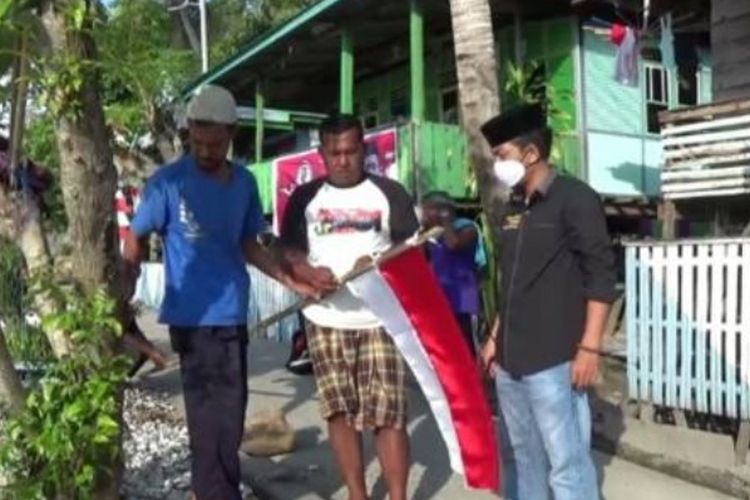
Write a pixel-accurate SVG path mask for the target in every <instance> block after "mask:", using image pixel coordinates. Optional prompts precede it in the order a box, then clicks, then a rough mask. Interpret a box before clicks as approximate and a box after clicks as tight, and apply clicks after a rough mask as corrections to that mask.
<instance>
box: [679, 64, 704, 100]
mask: <svg viewBox="0 0 750 500" xmlns="http://www.w3.org/2000/svg"><path fill="white" fill-rule="evenodd" d="M699 95H700V86H699V83H698V72H697V71H691V69H690V68H688V69H685V68H679V70H678V72H677V102H678V103H679V104H680V106H695V105H697V104H698V96H699Z"/></svg>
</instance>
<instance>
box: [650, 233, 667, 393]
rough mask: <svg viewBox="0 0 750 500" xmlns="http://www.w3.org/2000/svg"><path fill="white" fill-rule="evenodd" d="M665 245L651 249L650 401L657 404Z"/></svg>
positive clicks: (661, 369)
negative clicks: (651, 383)
mask: <svg viewBox="0 0 750 500" xmlns="http://www.w3.org/2000/svg"><path fill="white" fill-rule="evenodd" d="M665 249H666V248H665V247H657V248H654V249H653V253H652V255H653V267H652V268H651V269H652V271H651V272H652V276H653V278H652V281H651V305H652V307H651V318H652V320H653V329H652V333H651V344H652V351H651V377H652V380H653V386H652V387H651V391H652V393H651V401H652V402H653V403H654V404H657V405H664V404H666V402H665V401H664V288H665V284H666V283H665V281H664V278H665V276H664V274H665V273H664V270H665V269H664V266H665V264H666V261H665V259H664V256H665Z"/></svg>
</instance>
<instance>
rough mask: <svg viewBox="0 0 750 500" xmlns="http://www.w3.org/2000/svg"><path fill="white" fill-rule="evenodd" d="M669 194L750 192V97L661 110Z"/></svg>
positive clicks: (697, 195)
mask: <svg viewBox="0 0 750 500" xmlns="http://www.w3.org/2000/svg"><path fill="white" fill-rule="evenodd" d="M660 121H661V125H662V132H661V135H662V145H663V146H664V162H663V163H664V164H663V169H662V173H661V181H662V192H663V194H664V197H665V198H667V199H675V200H676V199H688V198H702V197H714V196H732V195H740V194H746V193H750V101H748V100H745V101H734V102H726V103H719V104H710V105H705V106H698V107H694V108H687V109H678V110H675V111H668V112H664V113H662V114H661V115H660Z"/></svg>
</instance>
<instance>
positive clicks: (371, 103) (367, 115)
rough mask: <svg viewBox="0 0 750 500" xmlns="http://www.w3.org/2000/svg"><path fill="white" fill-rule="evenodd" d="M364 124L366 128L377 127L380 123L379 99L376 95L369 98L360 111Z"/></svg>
mask: <svg viewBox="0 0 750 500" xmlns="http://www.w3.org/2000/svg"><path fill="white" fill-rule="evenodd" d="M360 115H361V117H362V124H363V125H364V127H365V129H367V130H369V129H372V128H376V127H377V126H378V125H379V124H380V113H378V100H377V99H376V98H374V97H371V98H369V99H367V101H366V102H365V107H364V109H363V110H361V111H360Z"/></svg>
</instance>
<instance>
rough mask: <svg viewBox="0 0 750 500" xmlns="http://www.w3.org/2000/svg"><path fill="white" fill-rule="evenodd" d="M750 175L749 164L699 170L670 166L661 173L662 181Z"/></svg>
mask: <svg viewBox="0 0 750 500" xmlns="http://www.w3.org/2000/svg"><path fill="white" fill-rule="evenodd" d="M748 175H750V166H747V167H722V168H702V169H701V170H678V171H673V170H672V168H670V169H669V170H666V169H665V170H664V171H662V173H661V179H662V181H682V180H686V181H691V180H705V179H722V178H727V177H745V176H748Z"/></svg>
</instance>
